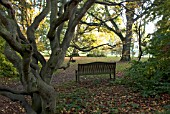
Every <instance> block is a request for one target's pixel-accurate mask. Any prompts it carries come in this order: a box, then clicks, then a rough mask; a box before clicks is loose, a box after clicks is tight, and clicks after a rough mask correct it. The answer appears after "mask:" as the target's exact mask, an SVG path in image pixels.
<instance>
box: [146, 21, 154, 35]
mask: <svg viewBox="0 0 170 114" xmlns="http://www.w3.org/2000/svg"><path fill="white" fill-rule="evenodd" d="M154 31H155V24H154V23H153V22H149V23H148V24H147V25H146V33H147V34H148V33H153V32H154Z"/></svg>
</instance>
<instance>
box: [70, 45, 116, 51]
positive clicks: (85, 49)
mask: <svg viewBox="0 0 170 114" xmlns="http://www.w3.org/2000/svg"><path fill="white" fill-rule="evenodd" d="M102 46H109V47H111V48H115V47H116V45H110V44H108V43H107V44H101V45H98V46H95V47H93V46H92V47H91V48H87V47H83V48H80V47H79V46H78V45H76V44H75V45H70V47H74V48H76V49H77V50H79V51H83V52H88V51H91V50H93V49H96V48H99V47H102Z"/></svg>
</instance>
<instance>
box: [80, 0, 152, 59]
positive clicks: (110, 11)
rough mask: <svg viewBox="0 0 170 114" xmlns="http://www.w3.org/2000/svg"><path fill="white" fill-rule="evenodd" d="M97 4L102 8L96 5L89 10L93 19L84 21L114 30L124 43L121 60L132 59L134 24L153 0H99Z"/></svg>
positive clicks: (90, 24) (150, 5)
mask: <svg viewBox="0 0 170 114" xmlns="http://www.w3.org/2000/svg"><path fill="white" fill-rule="evenodd" d="M96 4H97V5H100V6H101V8H100V9H99V8H98V7H97V6H94V7H93V10H90V11H88V15H89V16H90V17H91V18H92V19H91V20H92V21H91V22H84V21H82V23H83V24H87V25H89V26H98V27H105V28H107V29H108V30H110V31H112V32H114V33H115V34H116V35H117V36H118V37H119V38H120V40H121V42H122V45H123V48H122V56H121V61H130V60H131V57H130V48H131V39H132V37H133V29H132V28H133V25H134V24H135V22H136V21H137V20H138V19H139V18H141V17H143V16H144V15H145V14H146V13H147V12H148V10H149V9H150V8H151V7H152V2H151V1H150V0H125V1H122V0H120V1H118V2H116V1H114V0H100V1H99V0H98V1H96ZM137 9H140V10H141V12H140V14H139V12H137ZM122 16H123V19H124V20H126V21H125V25H124V28H122V24H121V23H120V19H121V18H120V17H122Z"/></svg>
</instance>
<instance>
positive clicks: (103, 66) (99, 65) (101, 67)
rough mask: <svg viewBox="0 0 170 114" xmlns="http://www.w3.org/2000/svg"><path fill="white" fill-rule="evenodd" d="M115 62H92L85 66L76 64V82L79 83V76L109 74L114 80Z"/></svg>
mask: <svg viewBox="0 0 170 114" xmlns="http://www.w3.org/2000/svg"><path fill="white" fill-rule="evenodd" d="M115 69H116V63H115V62H92V63H87V64H78V70H76V81H79V77H80V75H93V74H110V78H111V74H113V75H114V79H115Z"/></svg>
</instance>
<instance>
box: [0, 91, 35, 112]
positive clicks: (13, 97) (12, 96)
mask: <svg viewBox="0 0 170 114" xmlns="http://www.w3.org/2000/svg"><path fill="white" fill-rule="evenodd" d="M0 94H1V95H3V96H5V97H8V98H10V99H11V100H12V101H20V103H21V105H22V106H23V107H24V108H25V110H26V112H27V113H28V114H36V112H35V111H34V110H33V109H32V107H31V106H30V105H29V103H28V102H27V101H26V99H25V97H24V95H21V94H13V93H11V92H8V91H1V90H0Z"/></svg>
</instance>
